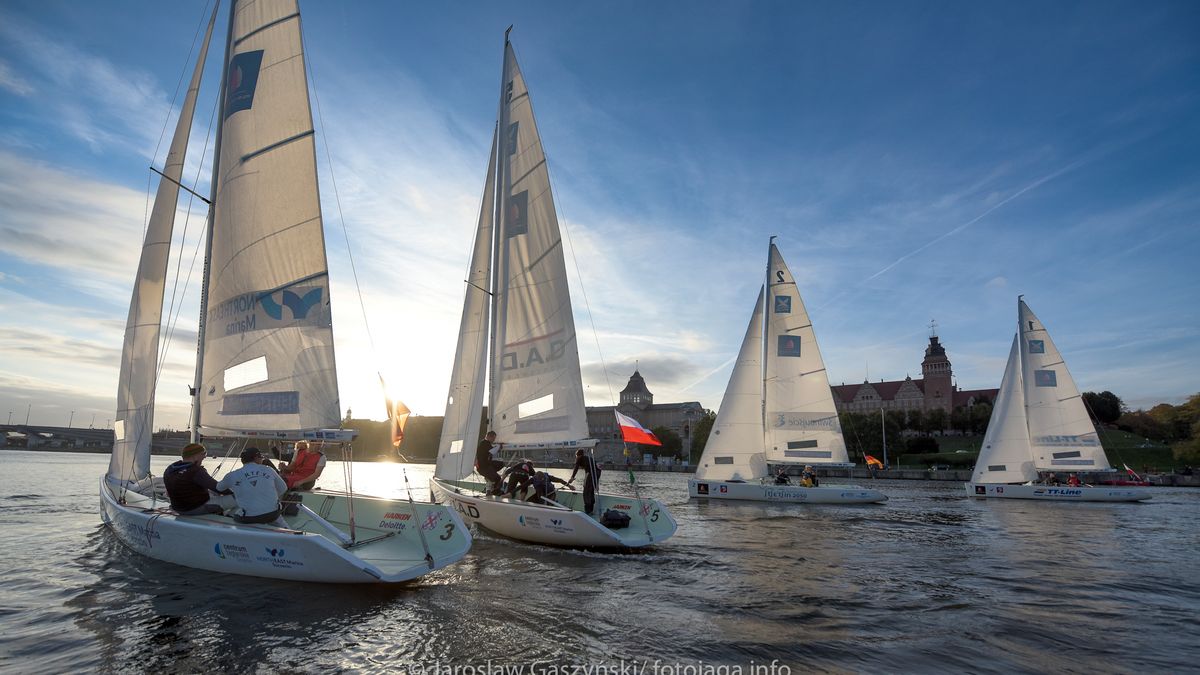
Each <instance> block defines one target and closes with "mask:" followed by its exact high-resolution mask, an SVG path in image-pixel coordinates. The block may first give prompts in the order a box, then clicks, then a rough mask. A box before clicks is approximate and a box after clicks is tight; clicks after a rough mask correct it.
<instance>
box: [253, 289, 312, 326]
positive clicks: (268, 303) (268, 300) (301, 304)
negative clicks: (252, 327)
mask: <svg viewBox="0 0 1200 675" xmlns="http://www.w3.org/2000/svg"><path fill="white" fill-rule="evenodd" d="M321 290H322V289H321V288H320V287H319V286H318V287H317V288H313V289H311V290H309V291H307V292H305V293H304V295H300V293H296V292H293V291H283V293H282V298H281V300H282V302H283V304H282V305H281V304H280V303H279V302H276V301H275V296H274V295H273V294H268V295H264V296H263V297H262V306H263V311H265V312H266V313H267V316H269V317H271V318H272V319H275V320H276V321H282V320H283V308H284V307H287V308H288V309H289V310H291V313H292V318H293V319H296V320H301V319H304V318H307V317H308V311H309V310H310V309H312V308H313V307H315V306H316V305H317V304H318V303H320V302H321Z"/></svg>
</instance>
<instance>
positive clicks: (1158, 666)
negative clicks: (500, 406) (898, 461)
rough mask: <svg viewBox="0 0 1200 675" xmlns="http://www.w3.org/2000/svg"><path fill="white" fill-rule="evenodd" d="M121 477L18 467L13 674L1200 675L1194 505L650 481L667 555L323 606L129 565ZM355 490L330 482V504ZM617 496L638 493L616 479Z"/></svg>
mask: <svg viewBox="0 0 1200 675" xmlns="http://www.w3.org/2000/svg"><path fill="white" fill-rule="evenodd" d="M170 461H171V459H170V458H163V457H155V458H154V462H153V468H154V469H155V471H156V472H161V470H162V469H163V468H164V467H165V466H166V465H167V464H168V463H169V462H170ZM107 462H108V457H107V456H106V455H87V454H59V453H39V452H24V451H0V505H2V507H3V508H0V545H2V546H3V554H2V555H0V669H2V670H4V671H10V672H21V673H36V672H54V673H57V672H67V671H101V672H110V671H122V672H156V673H157V672H185V673H190V672H205V671H207V672H280V671H283V672H343V671H344V672H401V673H435V672H439V673H447V674H449V673H452V672H453V673H462V674H463V675H468V674H469V675H483V674H484V673H489V674H490V673H499V672H502V671H501V670H500V665H501V664H508V665H522V664H524V665H533V666H535V667H530V668H525V669H523V670H522V671H519V672H547V673H556V674H557V673H568V672H572V673H579V674H580V675H585V674H592V673H595V674H602V673H612V674H614V675H615V674H616V673H621V674H622V675H624V674H625V673H629V674H637V675H703V674H705V673H714V674H715V673H734V672H741V673H747V674H749V673H757V674H759V675H774V673H784V672H792V673H798V672H809V671H820V672H1005V673H1008V672H1048V671H1055V672H1079V673H1085V672H1086V673H1095V672H1183V671H1192V672H1196V670H1197V664H1198V663H1200V564H1198V562H1197V554H1198V553H1200V491H1196V490H1191V491H1189V490H1187V489H1186V488H1179V489H1172V488H1157V489H1154V495H1155V497H1154V499H1153V500H1151V501H1150V502H1148V503H1145V504H1050V503H1032V502H1020V501H1013V502H1001V501H989V502H982V501H975V500H969V499H967V498H966V497H965V496H964V493H963V489H962V486H961V484H958V483H934V482H922V481H876V482H875V483H874V485H876V486H877V487H879V488H881V489H882V490H883V491H884V492H885V493H887V494H888V495H889V496H890V497H891V501H889V502H888V503H887V504H886V505H876V506H856V507H837V506H827V507H815V506H774V505H767V504H750V503H743V504H729V503H715V502H714V503H706V502H696V501H689V500H688V498H687V478H688V476H687V475H684V474H672V473H644V474H639V475H638V480H639V485H640V489H641V490H642V491H643V493H649V494H653V495H655V496H656V497H658V498H659V499H661V500H662V501H664V502H665V503H666V504H667V505H668V507H669V508H670V509H671V511H672V513H673V514H674V515H675V517H676V519H677V520H678V521H679V532H678V533H677V534H676V535H675V537H673V538H672V539H670V540H668V541H666V542H664V543H663V544H660V545H658V546H656V547H654V548H652V549H650V550H649V551H647V552H642V553H632V554H616V555H614V554H598V553H589V552H581V551H570V550H556V549H546V548H541V547H536V546H530V545H524V544H519V543H514V542H510V541H507V540H503V539H500V538H498V537H494V536H490V535H487V534H486V533H481V534H480V535H479V536H477V537H476V539H475V545H474V547H473V548H472V550H471V553H470V554H468V556H467V557H466V558H465V559H464V560H463V561H462V562H460V563H459V564H456V565H452V566H450V567H448V568H445V569H442V570H439V571H437V572H434V573H432V574H429V575H427V576H425V577H422V578H420V579H418V580H416V581H414V582H411V583H408V584H405V585H401V586H396V587H392V586H386V587H384V586H328V585H319V584H301V583H290V582H279V581H272V580H264V579H256V578H250V577H239V576H221V575H217V574H214V573H211V572H205V571H201V570H191V569H187V568H182V567H177V566H173V565H169V564H166V563H160V562H157V561H155V560H151V559H149V558H145V557H142V556H140V555H138V554H136V553H133V552H132V551H130V550H128V549H126V548H124V547H123V546H122V545H121V544H120V542H118V541H117V540H116V538H115V537H114V536H113V535H112V534H111V533H109V532H108V531H107V530H106V529H105V528H104V527H103V526H102V525H101V523H100V517H99V514H98V500H99V498H98V496H97V486H98V480H99V476H100V475H101V474H102V473H103V472H104V470H105V468H106V466H107ZM216 464H217V462H216V461H215V460H208V462H206V466H208V468H209V470H210V471H214V469H215V468H216ZM356 467H357V471H356V475H355V477H354V487H355V489H356V490H357V491H360V492H370V493H375V494H385V495H400V494H403V488H404V475H405V474H407V477H408V479H409V481H410V483H411V485H412V487H413V491H414V494H415V495H416V496H418V497H419V498H425V497H427V496H428V490H427V481H428V478H429V475H430V473H431V472H432V468H433V467H432V466H430V465H400V464H356ZM229 468H232V464H227V465H226V466H225V467H224V469H225V470H228V469H229ZM214 473H215V471H214ZM556 473H562V472H556ZM342 480H343V473H342V467H341V466H340V465H339V463H337V462H330V466H329V467H328V468H327V469H326V471H325V474H324V476H323V478H322V484H323V485H325V486H327V487H330V488H339V487H341V483H342ZM604 482H605V486H604V487H605V489H606V490H612V491H614V492H623V493H630V494H631V492H630V488H629V486H628V480H627V479H626V478H624V477H623V476H622V475H621V474H620V472H618V471H611V472H608V473H606V474H605V479H604ZM489 664H490V666H489ZM453 666H458V669H457V670H453V669H452V667H453ZM489 668H490V670H489ZM738 668H740V671H739V670H737V669H738ZM503 672H518V671H511V670H509V671H503Z"/></svg>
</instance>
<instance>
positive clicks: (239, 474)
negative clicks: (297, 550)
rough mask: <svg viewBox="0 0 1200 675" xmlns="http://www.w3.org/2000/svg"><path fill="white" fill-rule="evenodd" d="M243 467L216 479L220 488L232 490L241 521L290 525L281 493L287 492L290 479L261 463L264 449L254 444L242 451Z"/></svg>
mask: <svg viewBox="0 0 1200 675" xmlns="http://www.w3.org/2000/svg"><path fill="white" fill-rule="evenodd" d="M241 457H242V468H240V469H236V470H234V471H230V472H229V473H228V474H226V476H225V477H224V478H223V479H221V480H220V481H218V482H217V490H218V491H219V490H232V491H233V496H234V497H235V498H236V499H237V504H238V510H239V511H240V513H239V514H238V515H235V516H234V517H233V519H234V520H235V521H236V522H239V523H266V524H268V525H274V526H275V527H287V526H288V524H287V522H285V521H284V519H283V517H282V516H281V515H280V510H279V497H280V495H282V494H283V493H284V492H287V483H285V482H283V479H282V478H280V477H279V474H278V473H277V472H276V471H275V470H274V469H272V468H271V467H269V466H266V465H265V464H262V463H261V462H262V461H263V455H262V452H261V451H260V450H258V449H255V448H247V449H245V450H243V451H242V455H241Z"/></svg>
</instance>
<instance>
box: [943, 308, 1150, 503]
mask: <svg viewBox="0 0 1200 675" xmlns="http://www.w3.org/2000/svg"><path fill="white" fill-rule="evenodd" d="M1112 470H1113V468H1112V466H1111V465H1109V463H1108V457H1106V456H1105V454H1104V446H1103V445H1101V444H1100V437H1099V435H1098V434H1097V433H1096V427H1095V425H1094V424H1092V420H1091V418H1090V417H1089V416H1088V414H1087V410H1086V409H1085V408H1084V405H1083V397H1082V396H1080V394H1079V388H1078V387H1077V386H1075V380H1074V379H1072V378H1071V373H1070V372H1068V371H1067V363H1066V361H1064V360H1063V357H1062V355H1061V354H1060V353H1059V351H1058V348H1057V347H1055V346H1054V341H1053V340H1051V339H1050V333H1049V332H1047V331H1046V327H1045V326H1044V325H1042V322H1041V321H1040V320H1038V318H1037V317H1036V316H1034V314H1033V310H1031V309H1029V305H1027V304H1025V299H1024V296H1018V297H1017V333H1016V335H1014V336H1013V344H1012V349H1010V350H1009V353H1008V365H1007V366H1006V367H1005V369H1004V380H1003V381H1002V382H1001V383H1000V393H999V395H998V396H997V397H996V406H995V407H994V408H992V417H991V419H990V420H989V421H988V428H987V432H986V433H985V434H984V436H983V448H982V449H981V450H980V452H979V458H978V459H977V460H976V463H975V472H974V474H973V475H972V476H971V482H969V483H967V484H966V486H965V487H966V489H967V494H968V495H970V496H972V497H979V498H988V499H1039V500H1046V501H1073V502H1135V501H1141V500H1144V499H1149V498H1150V493H1149V492H1147V491H1146V490H1141V489H1137V488H1131V487H1118V486H1091V485H1083V484H1080V485H1058V484H1055V483H1056V482H1057V481H1049V480H1046V478H1047V477H1048V476H1049V473H1047V474H1046V475H1045V476H1043V475H1042V474H1041V472H1075V471H1088V472H1092V471H1107V472H1111V471H1112ZM1039 479H1040V482H1039Z"/></svg>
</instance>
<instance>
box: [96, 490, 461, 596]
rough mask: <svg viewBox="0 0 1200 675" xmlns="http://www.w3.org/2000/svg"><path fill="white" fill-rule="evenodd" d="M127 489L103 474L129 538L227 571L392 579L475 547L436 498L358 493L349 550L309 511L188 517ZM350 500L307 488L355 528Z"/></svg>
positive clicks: (334, 518)
mask: <svg viewBox="0 0 1200 675" xmlns="http://www.w3.org/2000/svg"><path fill="white" fill-rule="evenodd" d="M123 494H124V497H125V501H126V503H120V502H119V501H118V500H117V498H116V497H115V496H114V494H113V489H112V488H111V487H110V485H109V484H108V482H107V481H106V480H105V479H104V478H101V479H100V514H101V517H102V518H103V520H104V523H105V524H106V525H108V527H109V528H110V529H111V530H112V531H113V533H114V534H115V535H116V536H117V538H118V539H120V540H121V542H122V543H123V544H125V545H126V546H128V547H129V548H131V549H133V550H134V551H137V552H138V553H141V554H142V555H145V556H148V557H150V558H154V559H156V560H161V561H163V562H168V563H173V564H176V565H183V566H185V567H193V568H197V569H203V570H209V571H212V572H220V573H224V574H242V575H246V576H254V577H266V578H271V579H287V580H292V581H311V582H324V583H391V582H400V581H407V580H410V579H414V578H416V577H419V576H421V575H423V574H427V573H428V572H430V571H432V570H434V569H438V568H441V567H445V566H446V565H449V564H451V563H454V562H457V561H458V560H460V559H462V557H463V556H465V555H466V553H467V550H468V549H470V547H471V535H470V533H469V531H468V530H467V528H466V526H465V524H464V523H463V522H462V519H461V518H459V517H458V514H457V513H455V512H454V511H453V510H452V509H447V508H446V507H444V506H440V505H436V504H420V503H418V504H415V505H410V504H409V503H408V502H407V501H400V500H387V499H378V498H372V497H358V496H355V497H354V499H353V508H354V512H355V522H356V535H357V541H358V542H359V543H358V544H357V545H354V546H352V547H351V548H349V549H345V548H343V547H342V546H340V545H339V544H338V543H335V542H334V541H333V540H331V539H330V538H327V537H326V536H324V535H323V534H319V533H318V532H320V530H321V529H323V526H321V525H320V524H319V523H316V522H315V520H314V519H312V518H310V517H309V516H307V515H304V514H303V513H302V514H301V515H299V516H291V517H288V518H287V520H288V523H289V525H290V526H292V527H294V528H297V529H280V528H276V527H273V526H270V525H240V524H237V523H234V522H233V520H232V519H230V518H225V517H224V516H217V515H213V516H180V515H177V514H175V513H174V512H173V511H171V510H170V509H169V508H167V504H165V503H164V502H163V501H162V500H157V501H156V500H154V499H153V498H151V497H146V496H143V495H140V494H137V493H134V492H125V493H123ZM349 501H350V500H348V499H347V498H346V496H345V495H340V494H338V493H328V494H325V493H309V494H305V504H306V505H307V504H309V503H312V505H313V506H314V507H315V508H316V509H317V510H319V511H320V512H321V514H322V517H323V518H324V519H325V521H326V522H329V523H331V524H333V525H334V526H335V527H337V528H338V529H340V530H343V531H344V532H346V533H347V534H348V532H349V528H348V526H347V525H346V523H347V520H348V518H347V515H348V512H347V509H348V507H349V504H348V502H349ZM426 525H429V527H427V528H426V527H424V526H426ZM308 529H311V531H306V530H308ZM418 529H420V530H421V533H423V534H424V535H425V541H426V544H427V545H428V547H429V553H430V556H431V557H432V560H433V562H432V565H431V564H430V562H429V561H428V560H426V558H425V546H424V545H423V544H422V543H421V538H420V535H419V534H418Z"/></svg>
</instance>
